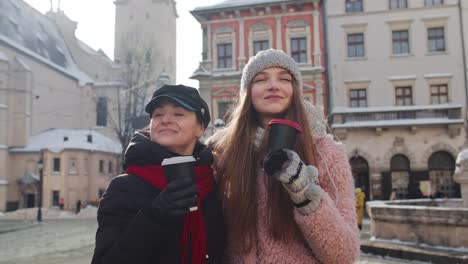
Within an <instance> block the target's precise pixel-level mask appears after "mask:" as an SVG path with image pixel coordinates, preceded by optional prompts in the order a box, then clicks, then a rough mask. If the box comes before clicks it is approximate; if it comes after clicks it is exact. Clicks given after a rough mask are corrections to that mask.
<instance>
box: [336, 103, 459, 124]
mask: <svg viewBox="0 0 468 264" xmlns="http://www.w3.org/2000/svg"><path fill="white" fill-rule="evenodd" d="M332 115H333V124H332V128H359V127H361V128H362V127H390V126H418V125H442V124H444V125H450V124H463V123H464V119H463V106H462V105H460V104H439V105H420V106H392V107H362V108H351V107H335V108H334V109H333V113H332Z"/></svg>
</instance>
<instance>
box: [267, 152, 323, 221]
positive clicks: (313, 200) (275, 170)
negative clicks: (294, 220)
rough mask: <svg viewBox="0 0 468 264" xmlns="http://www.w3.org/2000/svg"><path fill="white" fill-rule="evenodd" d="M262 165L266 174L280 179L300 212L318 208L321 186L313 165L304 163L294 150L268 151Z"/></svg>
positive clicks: (306, 212) (307, 212)
mask: <svg viewBox="0 0 468 264" xmlns="http://www.w3.org/2000/svg"><path fill="white" fill-rule="evenodd" d="M285 157H286V158H285ZM263 167H264V170H265V172H266V173H267V174H268V175H270V176H272V177H274V178H276V179H278V180H279V181H281V183H282V184H283V186H284V187H285V188H286V190H287V191H288V193H289V195H290V197H291V199H292V200H293V203H294V205H295V206H296V207H297V208H298V210H299V211H300V212H301V213H302V214H305V215H307V214H310V213H312V212H314V211H315V210H316V209H317V208H318V206H319V205H320V200H321V197H322V188H321V187H320V186H319V183H318V174H319V173H318V170H317V168H316V167H315V166H313V165H309V166H307V165H305V164H304V162H303V161H302V160H301V158H300V157H299V155H298V154H297V153H296V152H294V151H292V150H288V149H281V150H277V151H274V152H272V153H268V154H267V156H266V157H265V159H264V162H263Z"/></svg>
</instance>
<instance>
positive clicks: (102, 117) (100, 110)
mask: <svg viewBox="0 0 468 264" xmlns="http://www.w3.org/2000/svg"><path fill="white" fill-rule="evenodd" d="M96 126H104V127H105V126H107V98H106V97H99V98H98V100H97V105H96Z"/></svg>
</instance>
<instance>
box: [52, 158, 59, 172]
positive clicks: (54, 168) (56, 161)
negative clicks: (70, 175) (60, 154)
mask: <svg viewBox="0 0 468 264" xmlns="http://www.w3.org/2000/svg"><path fill="white" fill-rule="evenodd" d="M60 167H61V161H60V158H53V159H52V172H53V173H60ZM57 168H58V169H57Z"/></svg>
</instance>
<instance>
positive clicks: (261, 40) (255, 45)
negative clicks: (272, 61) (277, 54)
mask: <svg viewBox="0 0 468 264" xmlns="http://www.w3.org/2000/svg"><path fill="white" fill-rule="evenodd" d="M257 44H259V45H260V49H259V50H257V49H256V47H257ZM265 44H266V47H265ZM252 45H253V55H254V56H255V55H256V54H257V53H258V52H260V51H262V50H267V49H269V48H270V40H268V39H258V40H254V41H253V43H252Z"/></svg>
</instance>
